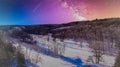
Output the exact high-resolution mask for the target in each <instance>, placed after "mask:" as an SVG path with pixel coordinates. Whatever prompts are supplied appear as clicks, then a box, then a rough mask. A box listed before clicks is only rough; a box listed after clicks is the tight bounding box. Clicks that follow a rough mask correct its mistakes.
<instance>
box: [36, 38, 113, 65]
mask: <svg viewBox="0 0 120 67" xmlns="http://www.w3.org/2000/svg"><path fill="white" fill-rule="evenodd" d="M34 39H35V40H37V41H38V42H39V44H38V45H39V46H40V47H45V48H47V45H48V44H49V45H50V44H51V45H52V44H53V43H52V42H50V43H49V42H47V36H34ZM57 42H58V43H59V42H60V40H59V39H58V40H57ZM60 43H62V44H65V45H66V48H65V53H64V54H63V58H56V57H52V56H49V55H44V54H41V58H42V61H41V62H40V63H38V65H39V66H40V67H84V66H85V64H87V62H86V60H87V59H88V57H89V56H92V54H93V53H92V52H91V49H90V48H88V47H87V45H88V44H87V43H82V44H83V47H82V48H81V47H80V46H79V45H78V44H77V42H75V41H73V40H64V42H60ZM114 60H115V57H114V56H109V55H103V62H101V63H100V65H99V67H112V66H113V65H114Z"/></svg>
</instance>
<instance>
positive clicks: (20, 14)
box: [0, 0, 120, 25]
mask: <svg viewBox="0 0 120 67" xmlns="http://www.w3.org/2000/svg"><path fill="white" fill-rule="evenodd" d="M114 17H120V0H0V25H7V24H8V25H10V24H11V25H12V24H18V25H25V24H30V25H31V24H60V23H68V22H72V21H82V20H93V19H96V18H97V19H103V18H114Z"/></svg>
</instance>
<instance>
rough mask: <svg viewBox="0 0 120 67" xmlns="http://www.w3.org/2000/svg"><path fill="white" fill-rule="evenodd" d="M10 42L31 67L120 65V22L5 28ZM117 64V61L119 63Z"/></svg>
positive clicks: (102, 66)
mask: <svg viewBox="0 0 120 67" xmlns="http://www.w3.org/2000/svg"><path fill="white" fill-rule="evenodd" d="M1 29H2V30H3V31H4V32H5V34H4V35H6V36H5V38H6V40H7V41H8V42H10V43H12V45H13V46H14V47H15V48H16V50H19V51H20V53H22V54H23V55H24V58H25V60H26V61H29V62H31V63H32V64H34V65H32V64H30V63H27V65H28V67H30V66H32V67H89V66H91V67H113V66H114V65H115V64H116V65H118V64H119V63H116V62H119V60H117V61H116V57H117V56H119V53H118V52H119V45H120V44H119V40H120V35H119V34H120V19H119V18H111V19H101V20H93V21H80V22H74V23H68V24H53V25H52V24H51V25H31V26H5V27H4V26H2V27H1ZM115 61H116V62H115Z"/></svg>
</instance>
